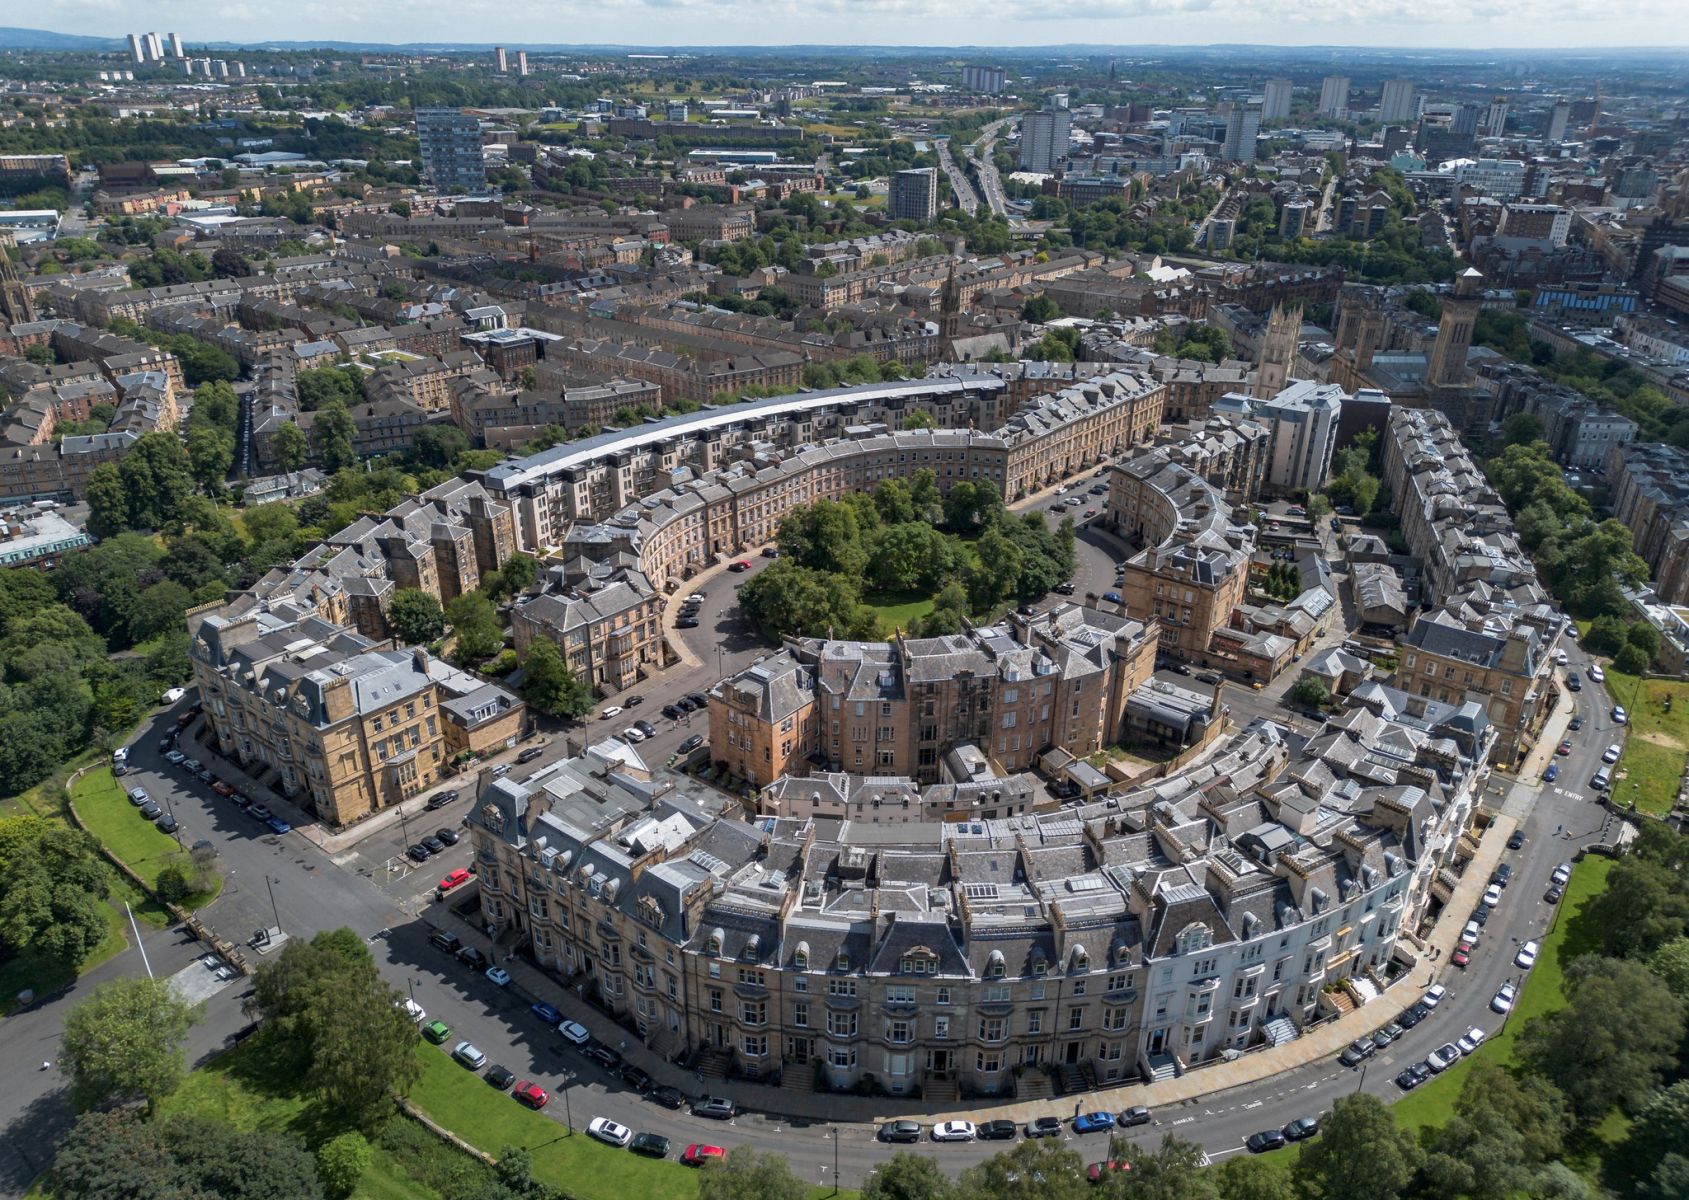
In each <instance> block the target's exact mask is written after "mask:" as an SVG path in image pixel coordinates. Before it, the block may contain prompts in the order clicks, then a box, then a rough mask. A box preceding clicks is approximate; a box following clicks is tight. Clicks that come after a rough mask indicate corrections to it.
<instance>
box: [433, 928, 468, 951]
mask: <svg viewBox="0 0 1689 1200" xmlns="http://www.w3.org/2000/svg"><path fill="white" fill-rule="evenodd" d="M428 944H429V945H430V946H433V947H434V949H436V950H444V951H445V952H446V953H447V954H456V953H457V948H458V947H459V946H461V945H462V944H463V943H462V942H460V941H458V939H457V934H455V933H453V932H452V931H451V930H449V929H436V930H435V931H434V932H433V933H431V934H429V935H428Z"/></svg>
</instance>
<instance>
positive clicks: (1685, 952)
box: [1648, 937, 1689, 1004]
mask: <svg viewBox="0 0 1689 1200" xmlns="http://www.w3.org/2000/svg"><path fill="white" fill-rule="evenodd" d="M1648 969H1649V970H1650V971H1652V972H1653V973H1654V974H1655V975H1658V976H1659V977H1660V980H1661V981H1662V982H1663V983H1664V984H1665V985H1666V987H1667V988H1669V989H1670V990H1671V994H1672V995H1674V996H1676V997H1677V998H1678V999H1679V1000H1682V1001H1684V1002H1685V1003H1686V1004H1689V937H1675V938H1672V939H1671V940H1670V941H1669V942H1666V943H1665V944H1663V945H1662V946H1660V947H1659V949H1657V950H1655V951H1654V953H1653V954H1652V955H1650V956H1649V958H1648Z"/></svg>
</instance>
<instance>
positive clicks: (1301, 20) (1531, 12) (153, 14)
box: [14, 0, 1689, 49]
mask: <svg viewBox="0 0 1689 1200" xmlns="http://www.w3.org/2000/svg"><path fill="white" fill-rule="evenodd" d="M37 11H38V12H39V11H42V10H37ZM45 11H46V12H49V13H50V14H51V16H50V17H49V18H48V22H50V25H51V27H52V28H54V29H57V30H60V31H63V32H77V33H90V34H91V33H107V34H109V35H111V36H120V35H122V34H124V33H127V32H129V31H131V30H140V31H147V30H156V31H159V32H164V31H169V30H175V31H177V32H180V33H181V34H182V35H183V37H184V39H185V40H187V41H189V42H192V41H195V40H206V41H232V42H239V41H243V40H254V41H259V40H270V39H274V40H289V41H309V40H311V39H314V38H321V39H324V40H334V41H360V42H361V41H378V42H394V43H399V42H425V41H456V42H469V43H492V42H499V43H503V44H506V45H508V46H511V47H512V48H514V47H519V46H521V45H522V44H523V43H524V42H530V43H563V44H582V43H614V44H625V45H652V46H654V45H667V46H679V45H698V46H707V45H795V44H800V43H802V44H818V43H819V44H857V45H864V44H865V45H911V46H914V45H924V46H956V45H973V46H1006V47H1007V46H1040V45H1053V44H1064V43H1093V44H1098V45H1119V46H1130V45H1134V44H1146V43H1148V44H1176V45H1191V44H1197V45H1200V44H1208V43H1215V42H1227V43H1262V44H1272V45H1334V46H1345V45H1348V46H1382V47H1394V46H1401V47H1437V48H1442V47H1463V48H1469V49H1484V48H1489V47H1509V48H1514V47H1529V48H1560V47H1575V48H1580V49H1587V48H1591V47H1599V46H1648V47H1655V48H1659V47H1665V46H1674V45H1675V46H1684V45H1689V0H1626V2H1624V3H1614V2H1613V0H1479V2H1476V3H1475V2H1474V0H597V2H596V3H591V4H580V3H573V4H558V3H546V4H536V3H529V4H522V3H511V2H510V0H355V2H354V3H344V2H343V0H342V2H338V3H329V2H325V0H304V2H303V3H301V2H299V0H226V2H221V3H217V4H207V3H205V2H204V0H54V3H53V4H52V5H51V6H49V7H48V9H47V10H45ZM14 19H15V18H14ZM48 22H43V24H46V23H48Z"/></svg>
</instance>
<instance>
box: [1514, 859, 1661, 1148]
mask: <svg viewBox="0 0 1689 1200" xmlns="http://www.w3.org/2000/svg"><path fill="white" fill-rule="evenodd" d="M1613 882H1614V881H1612V880H1609V887H1611V886H1613ZM1565 977H1566V996H1567V1000H1566V1004H1565V1006H1564V1007H1562V1008H1558V1009H1555V1010H1554V1011H1552V1012H1549V1013H1545V1014H1544V1015H1542V1016H1540V1017H1537V1018H1535V1019H1534V1020H1532V1021H1531V1022H1530V1023H1529V1024H1527V1025H1526V1026H1525V1028H1524V1029H1523V1030H1521V1031H1520V1033H1519V1037H1518V1040H1517V1041H1516V1042H1515V1048H1516V1051H1517V1055H1518V1058H1519V1060H1520V1061H1521V1062H1522V1063H1523V1064H1524V1065H1525V1066H1526V1068H1527V1069H1528V1070H1531V1071H1534V1072H1535V1073H1536V1074H1538V1075H1540V1076H1542V1077H1543V1078H1544V1079H1546V1080H1548V1081H1549V1082H1550V1083H1552V1084H1554V1085H1555V1086H1556V1087H1558V1088H1559V1089H1560V1090H1561V1091H1562V1092H1564V1093H1565V1095H1566V1098H1567V1100H1568V1101H1569V1103H1570V1104H1571V1107H1572V1111H1573V1112H1574V1113H1575V1114H1576V1115H1577V1116H1578V1118H1579V1119H1580V1120H1582V1121H1586V1122H1594V1121H1599V1120H1600V1119H1601V1118H1603V1117H1605V1116H1606V1115H1607V1113H1608V1112H1609V1111H1610V1110H1612V1109H1613V1108H1615V1107H1619V1108H1623V1109H1624V1110H1625V1111H1627V1112H1635V1111H1637V1110H1638V1109H1639V1108H1641V1106H1642V1105H1643V1103H1644V1102H1645V1101H1646V1100H1647V1098H1648V1097H1649V1095H1650V1094H1651V1093H1652V1092H1653V1090H1654V1088H1655V1087H1657V1086H1658V1084H1659V1081H1660V1078H1661V1076H1662V1074H1663V1073H1664V1072H1665V1071H1666V1070H1668V1069H1670V1068H1671V1066H1672V1065H1673V1063H1675V1061H1676V1056H1677V1048H1678V1044H1679V1042H1680V1041H1681V1040H1682V1037H1683V1009H1684V1006H1683V1002H1682V1001H1680V1000H1678V999H1677V998H1676V997H1675V996H1673V995H1672V994H1671V992H1670V990H1669V989H1668V988H1667V987H1666V985H1665V984H1664V983H1663V982H1662V981H1661V980H1660V979H1659V978H1658V977H1656V976H1655V975H1654V974H1653V973H1651V972H1650V971H1649V970H1648V968H1647V967H1645V966H1643V965H1642V964H1641V963H1638V962H1629V961H1626V960H1623V959H1616V958H1604V957H1601V956H1599V955H1585V956H1583V957H1581V958H1577V959H1574V960H1573V961H1572V963H1571V965H1570V966H1568V967H1567V968H1566V971H1565Z"/></svg>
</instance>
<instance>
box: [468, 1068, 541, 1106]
mask: <svg viewBox="0 0 1689 1200" xmlns="http://www.w3.org/2000/svg"><path fill="white" fill-rule="evenodd" d="M481 1078H482V1079H485V1080H486V1081H487V1084H488V1086H490V1087H493V1088H497V1089H498V1090H499V1091H501V1092H502V1091H504V1090H505V1089H506V1088H508V1087H509V1086H510V1085H511V1084H513V1083H515V1082H516V1072H515V1071H512V1070H511V1069H510V1068H509V1067H505V1066H500V1065H499V1064H498V1063H494V1064H493V1065H492V1066H490V1067H488V1068H487V1069H486V1070H485V1071H484V1072H482V1074H481ZM529 1086H532V1085H529ZM541 1103H542V1104H543V1103H544V1101H541Z"/></svg>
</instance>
